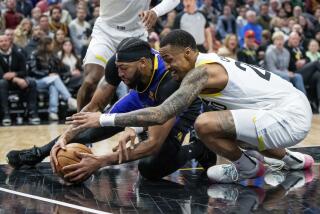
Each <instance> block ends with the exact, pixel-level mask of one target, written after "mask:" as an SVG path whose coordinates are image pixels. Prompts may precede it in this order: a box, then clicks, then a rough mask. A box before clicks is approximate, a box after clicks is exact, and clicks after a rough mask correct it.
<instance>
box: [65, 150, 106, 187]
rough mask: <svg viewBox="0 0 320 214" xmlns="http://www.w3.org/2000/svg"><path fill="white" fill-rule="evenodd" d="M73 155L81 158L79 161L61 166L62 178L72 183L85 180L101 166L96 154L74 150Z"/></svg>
mask: <svg viewBox="0 0 320 214" xmlns="http://www.w3.org/2000/svg"><path fill="white" fill-rule="evenodd" d="M75 155H76V156H77V157H78V158H80V159H81V161H80V162H79V163H76V164H71V165H69V166H65V167H63V168H62V171H63V173H64V174H65V176H64V179H65V180H67V181H70V182H72V183H79V182H82V181H85V180H86V179H87V178H88V177H90V175H91V174H92V173H93V172H95V171H96V170H98V169H99V168H100V167H101V163H100V159H99V157H98V156H96V155H93V154H87V153H80V152H77V151H75Z"/></svg>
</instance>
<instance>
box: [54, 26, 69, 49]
mask: <svg viewBox="0 0 320 214" xmlns="http://www.w3.org/2000/svg"><path fill="white" fill-rule="evenodd" d="M65 39H66V34H65V33H64V31H63V30H61V29H59V30H57V31H56V33H55V34H54V37H53V43H54V48H53V51H54V53H58V52H59V51H61V50H62V44H63V42H64V40H65Z"/></svg>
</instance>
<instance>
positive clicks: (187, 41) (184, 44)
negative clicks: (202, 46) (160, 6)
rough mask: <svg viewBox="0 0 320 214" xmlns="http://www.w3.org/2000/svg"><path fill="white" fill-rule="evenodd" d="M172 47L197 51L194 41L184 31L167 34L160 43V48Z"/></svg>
mask: <svg viewBox="0 0 320 214" xmlns="http://www.w3.org/2000/svg"><path fill="white" fill-rule="evenodd" d="M166 45H172V46H176V47H181V48H191V49H192V50H197V44H196V40H195V39H194V38H193V36H192V35H191V34H190V33H188V32H187V31H184V30H173V31H171V32H170V33H168V34H167V35H166V36H165V37H163V39H162V40H161V42H160V47H163V46H166Z"/></svg>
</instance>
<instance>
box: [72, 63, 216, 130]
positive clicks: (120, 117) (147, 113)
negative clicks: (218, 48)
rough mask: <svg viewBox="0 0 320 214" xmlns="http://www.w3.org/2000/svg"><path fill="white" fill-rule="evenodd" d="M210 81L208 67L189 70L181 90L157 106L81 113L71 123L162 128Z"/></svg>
mask: <svg viewBox="0 0 320 214" xmlns="http://www.w3.org/2000/svg"><path fill="white" fill-rule="evenodd" d="M208 79H209V74H208V72H207V65H205V66H200V67H197V68H194V69H192V70H191V71H189V72H188V74H187V75H186V76H185V78H184V79H183V81H182V83H181V86H180V87H179V89H178V90H176V91H175V92H174V93H173V94H172V95H171V96H170V97H168V98H167V99H166V100H165V101H164V102H163V103H162V104H161V105H159V106H157V107H149V108H144V109H140V110H136V111H131V112H128V113H118V114H101V115H100V114H99V115H98V114H95V113H91V112H79V113H77V114H74V115H72V116H71V117H68V118H67V120H68V124H71V125H73V126H74V127H75V129H83V128H89V127H100V126H120V127H128V126H133V127H148V126H153V125H160V124H163V123H165V122H166V121H167V120H169V119H170V118H172V117H174V116H177V115H179V114H180V113H182V112H183V111H184V110H185V109H186V108H187V107H188V106H189V105H190V104H191V103H192V102H193V101H194V100H195V99H196V98H197V96H198V95H199V93H200V92H201V91H202V90H203V89H204V88H206V85H207V83H208ZM213 86H214V84H213Z"/></svg>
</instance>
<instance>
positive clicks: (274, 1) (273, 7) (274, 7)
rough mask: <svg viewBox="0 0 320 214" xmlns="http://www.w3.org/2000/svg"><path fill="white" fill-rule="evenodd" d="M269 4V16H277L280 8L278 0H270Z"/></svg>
mask: <svg viewBox="0 0 320 214" xmlns="http://www.w3.org/2000/svg"><path fill="white" fill-rule="evenodd" d="M269 4H270V5H269V16H270V17H275V16H277V14H278V11H279V8H280V3H279V0H270V3H269Z"/></svg>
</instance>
